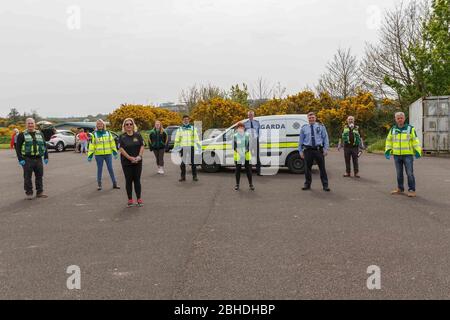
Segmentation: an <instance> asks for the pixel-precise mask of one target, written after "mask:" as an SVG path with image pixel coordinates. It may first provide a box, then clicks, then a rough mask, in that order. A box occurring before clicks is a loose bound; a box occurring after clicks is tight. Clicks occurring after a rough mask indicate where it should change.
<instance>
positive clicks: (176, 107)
mask: <svg viewBox="0 0 450 320" xmlns="http://www.w3.org/2000/svg"><path fill="white" fill-rule="evenodd" d="M159 107H160V108H164V109H167V110H170V111H173V112H180V113H182V112H186V110H187V108H186V105H185V104H175V103H174V102H164V103H161V104H160V105H159Z"/></svg>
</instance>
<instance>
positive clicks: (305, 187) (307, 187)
mask: <svg viewBox="0 0 450 320" xmlns="http://www.w3.org/2000/svg"><path fill="white" fill-rule="evenodd" d="M302 190H303V191H306V190H311V187H310V186H304V187H303V188H302Z"/></svg>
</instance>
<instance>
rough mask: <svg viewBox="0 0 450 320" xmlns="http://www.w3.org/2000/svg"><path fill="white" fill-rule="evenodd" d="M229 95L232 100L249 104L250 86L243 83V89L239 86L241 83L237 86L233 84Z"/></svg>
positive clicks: (246, 105)
mask: <svg viewBox="0 0 450 320" xmlns="http://www.w3.org/2000/svg"><path fill="white" fill-rule="evenodd" d="M229 97H230V99H231V100H232V101H234V102H237V103H239V104H241V105H242V106H244V107H247V108H248V106H249V102H248V98H249V92H248V87H247V85H246V84H245V83H243V84H242V89H241V88H240V87H239V84H237V85H235V86H231V89H230V93H229Z"/></svg>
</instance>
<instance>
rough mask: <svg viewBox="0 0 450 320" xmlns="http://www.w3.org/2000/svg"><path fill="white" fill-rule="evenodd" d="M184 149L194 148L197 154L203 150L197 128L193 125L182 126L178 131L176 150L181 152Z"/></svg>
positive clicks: (175, 142) (175, 143)
mask: <svg viewBox="0 0 450 320" xmlns="http://www.w3.org/2000/svg"><path fill="white" fill-rule="evenodd" d="M183 147H194V148H195V151H197V152H198V151H201V150H202V147H201V144H200V138H199V137H198V131H197V128H195V127H194V126H192V125H189V126H181V127H180V128H178V130H177V133H176V135H175V141H174V150H180V149H181V148H183Z"/></svg>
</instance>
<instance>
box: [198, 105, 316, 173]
mask: <svg viewBox="0 0 450 320" xmlns="http://www.w3.org/2000/svg"><path fill="white" fill-rule="evenodd" d="M255 120H258V121H259V123H260V126H261V128H260V136H259V147H260V151H259V154H260V161H261V164H262V167H263V168H267V167H270V168H280V167H287V168H288V169H289V171H290V172H292V173H295V174H300V173H304V171H305V165H304V161H303V160H302V159H301V158H300V154H299V152H298V147H299V138H300V129H301V127H302V126H303V125H305V124H307V123H308V117H307V116H306V115H302V114H299V115H276V116H265V117H255ZM247 121H248V119H246V120H242V121H241V122H243V123H246V122H247ZM236 126H237V123H236V124H234V125H233V126H231V127H230V128H228V129H226V130H225V131H224V132H223V133H222V134H220V135H219V136H217V137H216V138H214V139H207V140H203V141H202V155H203V161H202V169H203V170H204V171H205V172H209V173H214V172H218V171H219V170H220V169H221V168H222V167H233V166H234V151H233V135H234V133H235V128H236ZM252 158H253V159H252V163H254V164H256V159H255V158H256V157H252ZM263 170H265V169H263ZM263 173H264V171H263Z"/></svg>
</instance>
